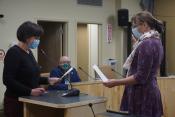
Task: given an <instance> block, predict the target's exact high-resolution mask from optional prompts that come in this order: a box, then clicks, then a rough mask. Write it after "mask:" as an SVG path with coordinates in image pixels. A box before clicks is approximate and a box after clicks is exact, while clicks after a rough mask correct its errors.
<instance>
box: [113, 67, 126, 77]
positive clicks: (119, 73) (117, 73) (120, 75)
mask: <svg viewBox="0 0 175 117" xmlns="http://www.w3.org/2000/svg"><path fill="white" fill-rule="evenodd" d="M111 70H112V71H113V72H115V73H116V74H117V75H119V76H121V77H123V78H125V76H124V75H122V74H121V73H119V72H117V71H115V70H114V69H112V68H111Z"/></svg>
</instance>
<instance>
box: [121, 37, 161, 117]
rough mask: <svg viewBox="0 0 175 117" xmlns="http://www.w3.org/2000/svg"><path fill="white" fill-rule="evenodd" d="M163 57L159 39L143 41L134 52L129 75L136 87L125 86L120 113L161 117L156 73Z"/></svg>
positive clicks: (144, 116)
mask: <svg viewBox="0 0 175 117" xmlns="http://www.w3.org/2000/svg"><path fill="white" fill-rule="evenodd" d="M162 57H163V47H162V43H161V40H160V39H155V38H151V39H147V40H144V41H143V42H142V43H141V44H140V45H139V47H138V48H137V50H136V53H135V56H134V59H133V62H132V64H131V69H130V72H129V75H134V78H135V79H136V81H137V82H138V84H136V85H127V86H126V87H125V91H124V94H123V99H122V102H121V111H128V112H129V113H130V114H133V115H139V116H141V117H161V116H162V115H163V107H162V101H161V94H160V91H159V87H158V84H157V71H158V68H159V66H160V63H161V60H162Z"/></svg>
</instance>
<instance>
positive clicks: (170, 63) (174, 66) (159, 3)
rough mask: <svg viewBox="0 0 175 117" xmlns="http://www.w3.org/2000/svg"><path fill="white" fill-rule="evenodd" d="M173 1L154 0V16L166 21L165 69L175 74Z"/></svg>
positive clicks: (174, 3) (174, 16)
mask: <svg viewBox="0 0 175 117" xmlns="http://www.w3.org/2000/svg"><path fill="white" fill-rule="evenodd" d="M174 6H175V1H174V0H155V16H156V17H157V18H159V19H161V20H163V21H166V49H167V51H166V53H167V54H166V56H167V71H168V73H170V74H175V61H174V60H175V54H174V53H173V52H174V51H175V33H174V31H175V14H174V11H175V7H174Z"/></svg>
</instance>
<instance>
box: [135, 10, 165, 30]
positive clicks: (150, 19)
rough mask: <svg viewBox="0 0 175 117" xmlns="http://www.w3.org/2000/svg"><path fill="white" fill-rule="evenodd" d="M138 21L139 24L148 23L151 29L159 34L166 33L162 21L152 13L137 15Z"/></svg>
mask: <svg viewBox="0 0 175 117" xmlns="http://www.w3.org/2000/svg"><path fill="white" fill-rule="evenodd" d="M135 18H136V20H137V21H138V22H139V23H144V22H146V23H147V24H148V25H149V26H150V28H151V29H155V30H157V31H158V32H159V33H161V32H164V26H163V23H162V22H161V21H159V20H158V19H156V18H155V17H154V16H153V15H152V14H151V13H150V12H148V11H142V12H140V13H138V14H136V17H135Z"/></svg>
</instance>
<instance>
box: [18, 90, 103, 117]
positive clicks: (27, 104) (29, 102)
mask: <svg viewBox="0 0 175 117" xmlns="http://www.w3.org/2000/svg"><path fill="white" fill-rule="evenodd" d="M62 93H63V91H50V92H48V93H45V94H44V95H42V96H38V97H34V96H26V97H20V98H19V101H21V102H23V104H24V117H93V113H92V110H91V108H90V107H89V104H90V103H92V108H93V109H94V112H95V114H98V113H102V112H105V111H106V107H105V102H106V98H104V97H98V96H90V95H87V94H80V96H75V97H62V96H61V95H62Z"/></svg>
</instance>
